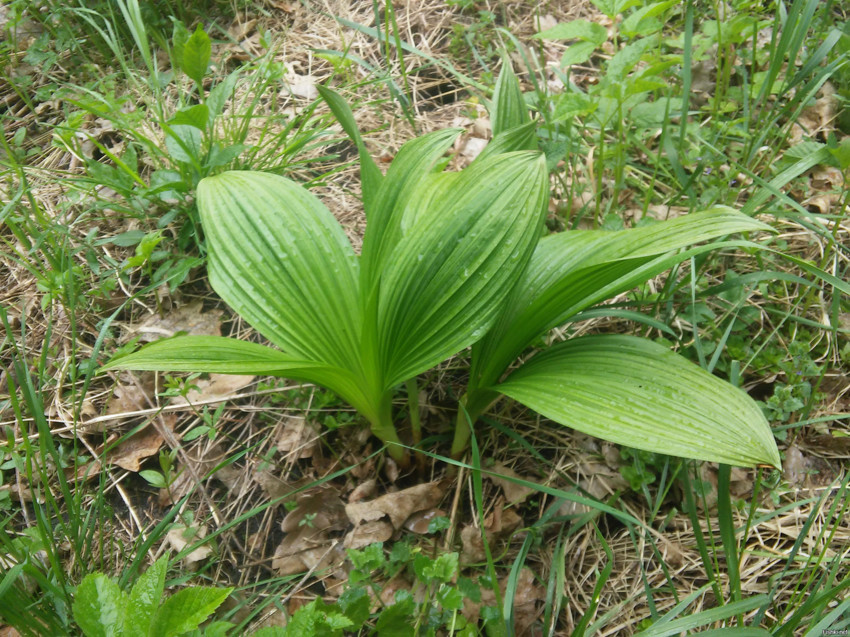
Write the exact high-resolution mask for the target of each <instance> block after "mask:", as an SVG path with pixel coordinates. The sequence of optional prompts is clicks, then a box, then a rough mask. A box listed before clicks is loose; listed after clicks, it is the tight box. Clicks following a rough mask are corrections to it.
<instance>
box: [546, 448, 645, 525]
mask: <svg viewBox="0 0 850 637" xmlns="http://www.w3.org/2000/svg"><path fill="white" fill-rule="evenodd" d="M603 457H604V458H605V459H606V460H607V461H608V462H609V463H611V464H614V463H617V464H618V465H619V464H620V460H619V452H617V453H616V456H615V454H613V453H611V454H608V455H604V454H603ZM576 471H577V473H578V474H579V475H580V476H582V477H581V478H579V480H578V481H577V484H578V486H579V487H581V490H578V489H568V491H570V492H571V493H575V494H576V495H582V496H585V497H586V496H588V495H589V496H590V497H592V498H595V499H597V500H605V499H606V498H608V497H609V496H611V495H612V494H614V493H615V492H617V491H622V490H624V489H627V488H628V486H629V483H628V482H626V480H625V479H624V478H623V476H622V475H621V474H620V472H619V471H618V470H616V469H612V468H611V465H610V464H607V463H606V464H603V463H601V462H593V461H583V462H581V463H579V465H578V466H577V467H576ZM589 511H590V508H589V507H587V506H585V505H583V504H579V503H577V502H573V501H571V500H568V501H566V502H564V504H562V505H561V508H560V509H559V511H558V512H559V513H560V514H561V515H582V514H584V513H588V512H589Z"/></svg>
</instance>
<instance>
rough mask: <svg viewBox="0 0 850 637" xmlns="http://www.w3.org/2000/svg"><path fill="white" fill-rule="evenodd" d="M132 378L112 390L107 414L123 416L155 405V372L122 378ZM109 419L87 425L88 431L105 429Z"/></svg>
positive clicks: (139, 373) (107, 404) (123, 377)
mask: <svg viewBox="0 0 850 637" xmlns="http://www.w3.org/2000/svg"><path fill="white" fill-rule="evenodd" d="M126 378H130V379H132V381H131V382H129V383H126V384H125V383H119V384H118V385H116V386H115V389H113V390H112V397H111V398H110V399H109V400H108V401H107V403H106V415H107V416H116V417H117V416H122V415H124V414H128V413H132V412H136V411H140V410H143V409H147V408H149V407H151V406H152V405H154V404H155V403H154V401H153V395H154V393H155V392H156V384H155V379H156V376H155V375H154V374H153V372H138V373H137V374H136V375H134V376H129V375H124V376H122V379H126ZM108 424H109V421H108V420H103V421H100V422H96V423H91V424H87V425H86V430H87V431H88V432H100V431H105V430H106V427H107V426H108Z"/></svg>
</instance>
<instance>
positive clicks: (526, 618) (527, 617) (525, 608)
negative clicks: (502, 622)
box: [500, 567, 546, 635]
mask: <svg viewBox="0 0 850 637" xmlns="http://www.w3.org/2000/svg"><path fill="white" fill-rule="evenodd" d="M500 587H501V589H502V593H504V592H505V590H507V578H506V579H504V580H503V581H502V582H501V583H500ZM545 598H546V589H545V588H544V587H542V586H539V585H538V584H537V582H536V580H535V577H534V573H533V572H532V570H531V569H530V568H527V567H526V568H523V569H522V570H521V571H520V572H519V581H518V583H517V587H516V594H515V595H514V622H515V629H516V633H517V634H518V635H525V634H530V632H529V630H530V628H531V625H532V624H533V623H534V622H535V621H536V620H537V618H538V617H539V616H540V613H542V612H543V600H544V599H545Z"/></svg>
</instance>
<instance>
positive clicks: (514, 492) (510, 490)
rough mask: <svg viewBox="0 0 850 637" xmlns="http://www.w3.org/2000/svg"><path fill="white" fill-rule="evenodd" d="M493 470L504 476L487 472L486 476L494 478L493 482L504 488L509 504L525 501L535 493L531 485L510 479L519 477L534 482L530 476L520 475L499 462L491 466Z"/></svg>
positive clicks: (503, 491)
mask: <svg viewBox="0 0 850 637" xmlns="http://www.w3.org/2000/svg"><path fill="white" fill-rule="evenodd" d="M491 471H493V472H495V473H497V474H500V476H504V477H499V476H497V475H493V474H487V476H486V477H488V478H489V479H490V480H492V481H493V484H495V485H496V486H497V487H500V488H501V489H502V493H504V494H505V499H506V500H507V501H508V504H519V503H520V502H525V499H526V498H527V497H528V496H530V495H531V494H532V493H534V489H532V488H531V487H527V486H525V485H522V484H517V483H516V482H512V481H511V480H510V479H509V478H518V479H520V480H525V481H526V482H534V480H532V479H530V478H527V477H525V476H521V475H519V474H518V473H517V472H516V471H514V470H513V469H511V468H510V467H506V466H505V465H503V464H501V463H499V462H497V463H496V464H494V465H493V466H492V467H491Z"/></svg>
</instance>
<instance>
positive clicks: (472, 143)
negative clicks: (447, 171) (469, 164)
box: [460, 137, 487, 161]
mask: <svg viewBox="0 0 850 637" xmlns="http://www.w3.org/2000/svg"><path fill="white" fill-rule="evenodd" d="M486 147H487V140H486V139H482V138H481V137H468V138H467V140H466V142H465V143H464V145H463V148H461V149H460V154H461V156H462V157H465V158H466V159H468V160H469V161H472V160H474V159H475V158H476V157H478V155H480V154H481V153H482V152H483V150H484V149H485V148H486Z"/></svg>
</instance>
